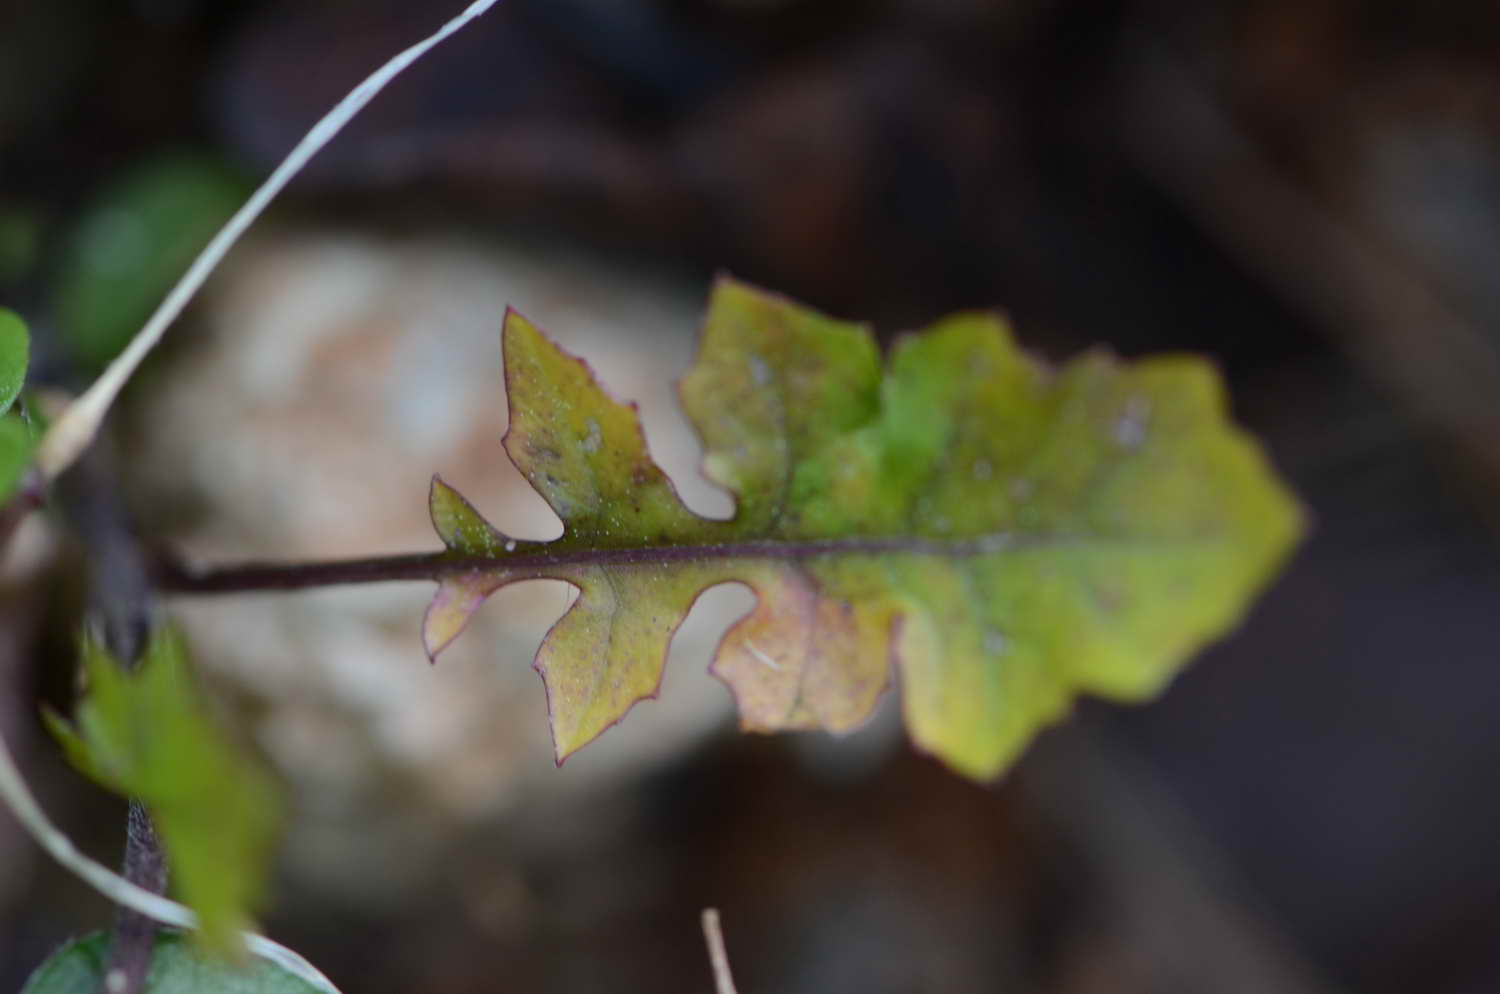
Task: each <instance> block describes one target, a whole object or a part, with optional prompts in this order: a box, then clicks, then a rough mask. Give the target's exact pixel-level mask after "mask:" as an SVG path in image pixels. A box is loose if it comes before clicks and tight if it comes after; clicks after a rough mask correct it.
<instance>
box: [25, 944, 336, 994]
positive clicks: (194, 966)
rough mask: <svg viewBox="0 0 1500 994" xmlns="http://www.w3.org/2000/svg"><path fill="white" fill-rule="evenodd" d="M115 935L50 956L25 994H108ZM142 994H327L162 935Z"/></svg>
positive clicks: (279, 972) (268, 967) (260, 965)
mask: <svg viewBox="0 0 1500 994" xmlns="http://www.w3.org/2000/svg"><path fill="white" fill-rule="evenodd" d="M108 959H109V936H108V935H106V934H105V933H103V932H95V933H93V934H92V935H87V936H84V937H83V938H81V939H74V940H73V941H72V942H69V943H67V944H66V945H64V946H63V947H62V948H61V949H59V950H57V952H55V953H53V954H52V955H51V956H49V957H47V960H46V962H44V963H42V965H41V966H39V967H37V968H36V970H35V971H34V972H33V973H32V974H31V978H30V979H29V980H27V981H26V986H25V987H23V988H21V994H93V992H95V991H100V990H106V989H107V988H106V987H105V986H104V969H105V964H106V963H107V962H108ZM142 994H322V992H321V990H320V989H319V988H317V987H314V986H313V985H312V984H310V983H308V982H307V981H306V980H303V979H302V978H300V977H297V976H295V975H293V974H291V973H288V972H287V971H286V970H284V969H282V968H281V967H279V966H277V965H276V964H274V963H269V962H267V961H265V960H262V959H253V960H249V961H247V962H246V963H245V964H244V965H243V966H238V965H235V964H232V963H227V962H225V961H223V960H220V959H216V958H213V957H209V956H205V955H204V954H203V953H201V952H200V951H198V950H197V949H195V948H193V946H192V944H191V943H189V942H187V941H186V940H185V939H184V938H183V937H182V936H181V935H177V934H175V933H170V932H169V933H163V934H161V935H159V936H157V939H156V945H155V947H154V948H153V950H152V953H151V965H150V967H149V969H148V971H147V973H146V985H145V989H144V990H143V992H142Z"/></svg>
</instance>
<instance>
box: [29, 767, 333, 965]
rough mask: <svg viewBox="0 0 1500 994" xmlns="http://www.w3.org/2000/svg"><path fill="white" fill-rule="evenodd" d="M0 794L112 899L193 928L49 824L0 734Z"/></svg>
mask: <svg viewBox="0 0 1500 994" xmlns="http://www.w3.org/2000/svg"><path fill="white" fill-rule="evenodd" d="M0 799H3V800H4V801H5V806H6V807H8V808H10V810H11V813H12V814H14V815H15V816H16V820H17V821H19V822H20V823H21V825H22V826H23V827H24V828H25V829H26V831H28V832H29V833H31V837H32V838H34V839H36V841H37V844H38V845H40V846H41V847H42V848H43V849H44V850H46V851H47V853H48V855H50V856H51V857H52V858H53V859H55V860H57V861H58V862H59V863H61V864H62V865H63V866H65V867H67V868H68V869H69V870H71V871H73V873H75V874H77V876H78V877H79V878H80V879H82V880H83V881H84V883H86V884H88V885H89V886H90V887H93V888H94V889H95V890H97V891H98V892H99V893H101V894H103V895H104V896H105V897H107V898H109V899H110V900H111V901H114V902H115V903H116V904H119V905H123V906H124V907H127V908H129V909H130V910H132V911H138V912H140V913H141V914H143V915H145V916H146V917H148V918H152V919H155V920H156V921H159V922H161V923H162V924H163V925H171V926H173V927H175V928H185V929H193V928H197V927H198V916H197V915H195V914H193V912H192V911H191V910H190V909H188V908H186V907H184V906H182V905H181V904H178V903H177V902H176V901H172V900H169V899H168V898H165V897H162V896H161V895H160V894H153V893H151V892H150V891H149V890H146V889H145V888H143V887H137V886H136V885H135V884H133V883H131V882H130V881H129V880H126V879H125V878H124V877H122V876H120V875H119V874H117V873H115V872H114V871H113V870H111V869H109V868H108V867H107V866H104V865H103V864H102V863H99V862H97V861H95V860H93V859H90V858H89V857H88V856H85V855H84V854H83V853H81V852H79V851H78V847H77V846H75V845H73V840H71V839H69V838H68V837H67V836H66V835H64V834H63V833H62V830H61V829H59V828H58V827H57V826H56V825H54V824H52V821H51V820H50V819H49V818H48V817H47V814H46V812H44V811H43V810H42V806H41V805H40V804H38V803H37V801H36V797H35V796H34V795H33V794H32V793H31V788H29V787H27V786H26V781H25V780H24V779H22V777H21V771H20V770H18V769H17V768H16V763H15V760H14V759H12V758H11V755H10V750H9V749H8V748H6V745H5V742H4V740H3V739H0ZM242 936H243V938H244V940H245V947H246V948H247V949H249V950H250V952H252V953H254V954H255V955H256V956H259V957H261V958H262V959H266V960H269V961H271V962H272V963H275V964H276V965H277V966H279V967H281V968H282V969H283V970H286V971H287V972H288V973H291V974H293V975H295V976H297V977H300V978H301V979H303V980H305V981H307V982H308V983H309V984H311V985H312V986H314V987H316V988H317V989H319V990H321V991H325V992H327V994H339V989H338V988H337V987H335V986H333V983H332V981H330V980H329V979H328V978H327V977H325V976H323V974H322V973H320V972H319V971H318V968H317V967H315V966H313V965H312V964H311V963H309V962H308V961H307V960H306V959H304V958H303V957H301V956H300V955H298V954H297V953H295V952H293V951H292V950H290V949H288V948H287V947H285V946H283V945H281V944H280V943H278V942H272V941H271V940H270V939H268V938H266V937H265V936H263V935H256V934H255V933H254V932H244V933H242Z"/></svg>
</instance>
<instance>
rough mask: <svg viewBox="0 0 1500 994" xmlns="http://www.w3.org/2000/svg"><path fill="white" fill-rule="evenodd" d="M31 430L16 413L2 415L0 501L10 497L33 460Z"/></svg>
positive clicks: (0, 420)
mask: <svg viewBox="0 0 1500 994" xmlns="http://www.w3.org/2000/svg"><path fill="white" fill-rule="evenodd" d="M33 444H34V443H33V440H32V437H31V430H30V429H29V428H27V427H26V425H25V424H23V423H22V421H21V419H20V418H18V417H15V416H14V415H6V416H3V417H0V501H4V500H5V499H6V498H8V497H10V495H11V493H12V491H14V490H15V489H16V484H18V483H20V482H21V477H22V476H24V475H25V473H26V467H27V465H28V464H30V462H31V449H32V445H33Z"/></svg>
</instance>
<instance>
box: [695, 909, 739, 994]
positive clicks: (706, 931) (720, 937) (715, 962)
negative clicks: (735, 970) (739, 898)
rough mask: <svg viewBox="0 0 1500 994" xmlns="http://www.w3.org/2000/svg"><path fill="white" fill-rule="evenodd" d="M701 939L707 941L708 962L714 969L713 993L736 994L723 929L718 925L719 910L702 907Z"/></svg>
mask: <svg viewBox="0 0 1500 994" xmlns="http://www.w3.org/2000/svg"><path fill="white" fill-rule="evenodd" d="M703 939H704V941H705V942H707V943H708V962H709V965H711V966H712V967H713V970H714V994H738V992H737V991H736V990H735V989H734V975H733V974H731V973H730V972H729V953H728V951H727V950H725V948H724V930H723V929H722V928H720V927H719V910H718V909H717V908H704V909H703Z"/></svg>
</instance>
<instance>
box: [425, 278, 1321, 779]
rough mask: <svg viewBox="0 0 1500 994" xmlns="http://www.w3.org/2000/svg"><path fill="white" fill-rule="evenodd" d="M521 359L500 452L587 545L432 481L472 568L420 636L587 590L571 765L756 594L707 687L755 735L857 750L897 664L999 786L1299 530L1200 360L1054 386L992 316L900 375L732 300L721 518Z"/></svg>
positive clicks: (551, 672)
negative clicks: (731, 697)
mask: <svg viewBox="0 0 1500 994" xmlns="http://www.w3.org/2000/svg"><path fill="white" fill-rule="evenodd" d="M504 350H505V378H506V386H507V390H508V393H509V402H510V430H509V432H508V434H507V435H506V438H505V448H506V451H507V453H508V454H509V455H510V458H511V460H512V461H513V462H514V463H515V465H516V466H517V468H519V469H520V470H521V472H522V473H523V474H524V475H525V476H526V478H527V479H528V480H529V481H530V482H531V484H532V486H533V487H534V488H535V489H536V490H537V492H538V493H540V494H541V495H542V497H543V498H544V499H546V501H547V502H548V504H549V505H551V507H552V509H553V510H554V511H556V512H557V514H558V516H559V517H560V518H561V519H562V521H563V535H562V537H561V538H559V539H557V540H556V541H554V542H548V543H518V542H516V541H514V540H511V539H508V538H506V537H505V536H504V535H503V533H501V532H500V531H498V530H497V529H495V528H493V527H492V526H491V525H489V524H488V523H487V522H485V521H484V519H483V518H482V517H481V516H480V515H479V514H478V512H477V511H475V510H474V509H473V508H472V507H471V506H470V505H469V504H468V502H467V501H464V500H463V498H462V497H460V496H459V495H458V494H457V493H456V492H454V491H452V490H451V489H450V488H447V487H446V486H445V485H443V484H441V481H435V482H434V487H433V496H432V513H433V520H434V523H435V524H436V525H437V527H438V531H439V535H440V536H441V537H442V538H443V541H444V544H445V545H446V546H447V548H448V553H447V554H446V555H447V557H448V558H449V560H450V562H448V563H447V564H446V566H445V569H444V570H443V571H442V574H443V575H442V580H441V584H440V588H439V592H438V596H437V598H436V599H435V601H434V604H433V607H432V609H430V610H429V612H428V618H427V625H426V632H425V634H426V641H427V645H428V649H429V652H433V653H435V652H436V651H437V650H439V649H441V648H442V646H443V645H446V644H447V643H448V642H449V641H451V640H452V639H453V638H454V637H456V635H457V634H458V633H459V631H460V630H461V629H462V627H463V625H464V623H465V622H466V621H467V619H468V617H469V615H470V614H472V612H473V611H474V610H475V609H476V608H477V606H478V605H479V604H480V603H481V602H482V601H483V600H484V598H485V597H487V596H488V595H489V594H490V593H491V592H493V591H494V590H495V589H498V588H499V587H500V586H503V585H504V584H506V583H511V582H514V581H517V580H523V579H529V578H535V577H551V578H556V579H562V580H566V581H568V582H569V583H572V584H573V585H574V586H576V587H577V588H578V589H579V591H580V594H579V597H578V600H577V601H576V602H575V604H574V606H573V607H572V608H571V609H570V610H569V612H568V613H567V614H566V615H565V616H564V617H563V618H562V620H561V621H559V622H558V623H557V625H556V626H554V628H553V629H552V631H551V632H549V633H548V635H547V638H546V639H545V641H544V642H543V644H542V647H541V650H540V652H539V653H538V655H537V660H536V668H537V669H538V671H539V672H540V673H541V674H542V677H543V679H544V682H545V684H546V687H547V697H548V703H549V710H550V713H551V719H552V729H553V739H554V744H555V746H556V750H557V756H558V759H559V761H561V760H562V759H563V758H565V757H566V756H567V755H568V754H570V753H571V752H573V751H574V750H576V749H577V748H579V747H580V746H582V745H584V744H586V743H587V742H589V741H590V740H592V739H593V738H594V737H595V736H597V735H598V734H599V733H600V732H601V731H603V730H604V729H605V728H607V727H608V726H609V725H611V724H613V723H614V722H616V721H618V720H619V719H620V718H621V717H622V716H623V715H624V713H625V712H626V711H627V710H628V709H629V708H630V707H631V705H633V704H634V703H635V702H636V701H639V700H641V699H643V698H646V697H650V696H652V695H653V694H654V693H655V690H656V688H657V686H658V684H659V682H660V679H661V671H662V664H663V661H664V657H665V653H666V649H667V644H668V642H669V641H670V639H671V636H672V633H673V632H674V631H675V630H676V628H677V626H678V625H679V624H680V623H681V621H682V620H683V618H684V616H685V615H686V613H687V611H688V609H689V608H690V606H691V605H692V602H693V600H694V598H696V597H697V595H698V594H699V593H700V592H702V591H703V590H704V589H705V588H706V587H709V586H712V585H714V584H717V583H721V582H726V581H739V582H742V583H745V584H747V585H748V586H750V587H751V588H752V589H753V590H754V591H755V593H756V597H757V604H756V607H755V609H754V610H753V611H752V612H751V613H750V614H749V615H747V616H746V617H745V618H743V619H742V620H740V621H739V622H738V623H736V624H735V625H734V626H733V627H732V628H731V629H730V631H729V632H728V633H727V634H726V635H725V637H724V639H723V641H722V643H721V645H720V647H719V650H718V653H717V655H716V657H715V660H714V663H713V667H712V668H713V672H714V673H715V674H716V675H717V676H719V677H720V679H722V680H724V682H725V683H726V684H728V685H729V687H730V688H731V690H732V691H733V692H734V694H735V696H736V699H737V701H738V704H739V708H740V714H741V720H742V723H743V724H744V726H745V727H746V728H747V729H753V730H757V731H775V730H779V729H791V728H825V729H828V730H831V731H835V732H839V731H846V730H848V729H851V728H854V727H856V726H858V725H859V724H860V723H861V722H862V721H864V720H865V719H866V718H868V716H869V715H870V714H871V713H872V711H873V709H874V708H875V707H876V705H877V702H878V698H879V697H880V694H881V692H882V691H883V690H884V689H885V687H886V686H887V685H888V684H889V683H890V682H891V674H892V670H893V669H894V672H895V675H896V680H897V682H898V683H899V685H900V688H901V694H902V706H903V711H904V714H905V721H906V725H907V728H908V730H909V733H910V735H911V737H912V739H913V741H914V742H915V743H916V744H917V745H918V746H919V747H921V748H923V749H926V750H928V751H930V752H932V753H933V754H935V755H936V756H938V757H939V758H941V759H942V760H944V761H945V762H947V763H948V764H949V765H951V766H953V767H954V768H955V769H958V770H960V771H962V772H964V773H966V774H969V775H971V776H975V777H981V778H987V777H993V776H995V775H998V774H999V773H1000V772H1002V771H1003V770H1004V769H1005V768H1006V767H1007V766H1008V765H1009V764H1010V763H1011V762H1013V761H1014V760H1015V758H1016V757H1017V755H1019V753H1020V751H1021V750H1022V749H1023V748H1024V747H1025V745H1026V743H1027V742H1028V741H1029V740H1030V739H1031V738H1032V737H1033V736H1034V735H1035V734H1036V732H1037V731H1038V730H1039V729H1040V728H1042V727H1043V726H1045V725H1046V724H1048V723H1050V722H1053V721H1056V720H1057V719H1058V718H1059V717H1060V716H1061V715H1063V714H1065V713H1066V711H1067V710H1068V708H1069V707H1070V706H1071V702H1072V701H1073V700H1074V698H1075V697H1076V696H1077V695H1078V694H1080V693H1093V694H1098V695H1101V696H1104V697H1109V698H1112V699H1116V700H1121V701H1138V700H1144V699H1147V698H1149V697H1151V696H1152V695H1153V694H1155V693H1157V692H1158V691H1159V690H1160V689H1161V688H1162V687H1163V685H1164V684H1165V683H1166V682H1167V681H1168V680H1169V679H1170V678H1171V676H1172V675H1173V674H1174V673H1176V672H1177V670H1178V669H1180V668H1181V667H1182V666H1183V665H1184V664H1185V663H1186V662H1187V661H1188V659H1190V658H1191V656H1192V654H1193V653H1194V652H1196V651H1197V650H1198V649H1200V648H1201V647H1203V646H1204V645H1205V644H1207V643H1208V642H1210V641H1212V640H1213V639H1215V638H1218V637H1221V636H1222V635H1224V634H1225V633H1226V632H1227V631H1228V630H1229V629H1231V628H1232V627H1233V626H1234V625H1235V624H1236V623H1237V622H1238V621H1239V620H1240V618H1241V617H1242V616H1243V614H1244V613H1245V611H1246V610H1247V608H1248V607H1249V605H1250V603H1251V601H1252V599H1253V598H1254V596H1255V595H1256V594H1257V593H1258V592H1259V591H1260V590H1261V588H1262V587H1264V586H1265V584H1266V583H1268V582H1269V581H1270V579H1271V578H1272V577H1273V576H1274V574H1275V573H1276V571H1277V569H1278V568H1279V566H1280V565H1281V563H1282V562H1283V561H1284V559H1285V558H1286V556H1287V555H1288V554H1289V552H1290V550H1291V549H1292V547H1293V546H1294V545H1295V544H1296V542H1297V540H1298V539H1299V537H1300V535H1301V533H1302V528H1303V523H1302V515H1301V512H1300V510H1299V508H1298V505H1297V504H1296V502H1295V501H1294V500H1293V499H1292V497H1291V496H1290V494H1289V493H1288V492H1287V490H1286V488H1285V487H1284V486H1283V485H1282V484H1281V483H1280V482H1279V481H1278V479H1277V478H1276V476H1275V474H1274V472H1273V471H1272V470H1271V468H1270V466H1269V465H1268V463H1267V461H1266V459H1265V456H1264V455H1263V453H1262V452H1261V449H1260V447H1259V446H1258V445H1257V444H1256V443H1255V441H1254V440H1253V439H1251V438H1250V437H1249V436H1248V435H1247V434H1246V433H1244V432H1243V431H1241V430H1240V429H1238V428H1236V427H1235V426H1234V425H1233V424H1232V423H1231V422H1230V420H1229V415H1228V410H1227V402H1226V399H1225V396H1224V391H1223V387H1222V384H1221V382H1220V380H1219V377H1218V375H1217V374H1216V373H1215V371H1214V370H1213V368H1212V366H1210V365H1209V364H1208V363H1207V362H1205V361H1203V360H1201V359H1197V358H1193V357H1189V356H1168V357H1161V358H1151V359H1144V360H1141V361H1138V362H1129V363H1127V362H1122V361H1119V360H1117V359H1115V358H1113V357H1111V356H1108V355H1106V354H1103V353H1089V354H1085V355H1083V356H1080V357H1078V358H1076V359H1074V360H1072V361H1071V362H1068V363H1066V364H1065V365H1063V366H1061V367H1060V368H1056V369H1054V368H1052V367H1049V366H1048V365H1047V364H1045V363H1043V362H1041V361H1040V360H1038V359H1036V358H1035V357H1033V356H1031V355H1029V354H1027V353H1026V352H1024V351H1023V350H1021V349H1020V348H1019V347H1018V346H1017V345H1016V343H1015V341H1014V339H1013V337H1012V335H1011V332H1010V330H1009V328H1008V327H1007V326H1006V324H1005V323H1004V321H1003V320H1002V319H1000V318H999V317H998V316H996V315H993V314H987V313H972V314H960V315H956V316H954V317H951V318H948V319H945V320H943V321H940V322H938V323H937V324H936V325H934V326H932V327H931V328H929V329H927V330H925V331H922V332H918V333H915V334H911V335H908V336H906V337H904V338H902V339H900V340H899V341H898V343H897V344H896V346H895V347H894V348H893V349H892V351H891V352H890V354H889V355H888V356H886V357H885V359H884V361H883V362H882V360H881V358H880V355H879V351H878V349H877V347H876V345H875V342H874V340H873V338H872V337H871V336H870V334H869V333H868V331H866V330H865V329H864V328H863V327H861V326H859V325H855V324H850V323H846V322H841V321H837V320H833V319H830V318H827V317H824V316H822V315H819V314H816V313H814V312H812V311H810V310H808V309H806V308H803V307H800V306H798V305H796V304H794V303H792V302H790V301H787V300H785V299H783V298H781V297H777V296H774V295H771V294H767V293H764V292H762V291H759V290H756V289H754V288H751V287H748V286H746V285H744V284H741V283H737V282H734V281H732V280H727V279H726V280H721V281H720V282H719V283H718V284H717V286H716V287H715V290H714V294H713V299H712V301H711V303H710V306H709V314H708V319H707V321H706V324H705V328H704V335H703V342H702V344H701V347H700V350H699V353H698V357H697V360H696V362H695V363H694V365H693V367H692V369H691V371H690V372H689V373H688V374H687V376H686V377H685V379H684V380H683V382H682V385H681V387H682V399H683V405H684V407H685V408H686V410H687V413H688V416H689V418H690V419H691V420H692V422H693V424H694V425H695V427H696V428H697V429H698V431H699V434H700V435H701V436H702V438H703V440H704V444H705V449H706V453H705V458H704V466H705V472H706V473H707V474H708V476H709V477H710V478H711V479H712V480H714V481H716V482H718V483H720V484H722V485H724V486H725V487H727V488H729V489H730V490H731V491H732V492H733V494H734V496H735V500H736V514H735V516H734V517H733V518H732V519H730V520H727V521H720V520H712V519H706V518H701V517H699V516H697V515H695V514H693V513H692V512H691V511H689V510H688V509H687V508H686V507H685V506H684V505H683V504H682V502H681V501H680V500H678V498H677V495H676V493H675V491H674V490H673V488H672V485H671V482H670V481H669V480H668V479H667V478H666V476H665V475H664V474H663V473H662V472H661V470H660V469H659V468H658V467H657V466H656V465H655V463H654V462H652V461H651V458H650V456H649V454H648V452H647V450H646V443H645V440H644V437H643V435H642V433H641V428H640V423H639V420H638V418H637V417H636V413H635V410H634V408H633V407H632V406H629V405H625V404H621V403H619V402H618V401H616V400H614V399H613V398H611V397H609V396H608V395H607V394H606V393H605V392H604V391H603V390H602V389H601V388H600V387H599V385H598V383H597V382H596V381H595V379H594V378H593V376H592V374H591V373H590V371H589V369H588V367H587V366H586V365H585V364H584V363H583V362H582V361H580V360H578V359H576V358H574V357H572V356H570V355H567V354H566V353H564V352H563V351H562V350H561V349H559V348H557V347H556V346H555V345H553V344H552V343H551V342H550V341H548V340H547V338H546V337H545V336H543V335H542V334H541V333H540V332H539V331H538V330H537V329H536V328H535V327H534V326H533V325H532V324H531V323H530V322H528V321H526V320H525V319H524V318H522V317H520V316H519V315H517V314H515V313H513V312H512V313H510V314H508V315H507V317H506V321H505V327H504Z"/></svg>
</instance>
